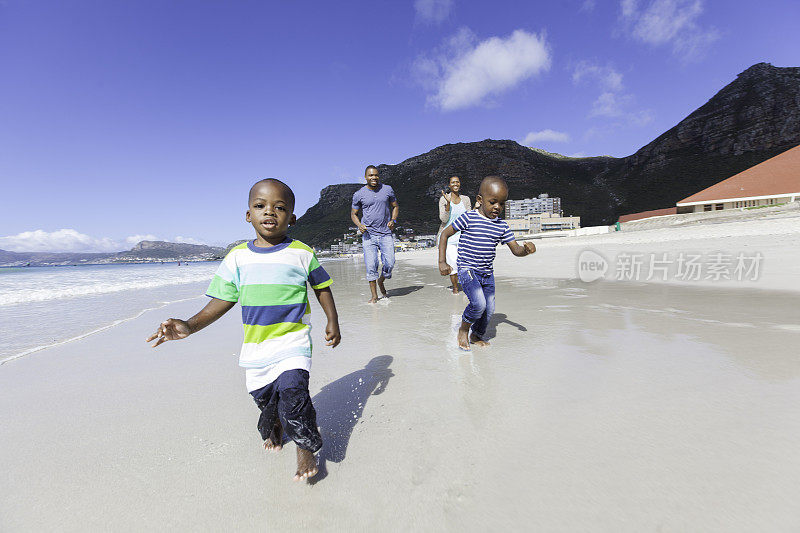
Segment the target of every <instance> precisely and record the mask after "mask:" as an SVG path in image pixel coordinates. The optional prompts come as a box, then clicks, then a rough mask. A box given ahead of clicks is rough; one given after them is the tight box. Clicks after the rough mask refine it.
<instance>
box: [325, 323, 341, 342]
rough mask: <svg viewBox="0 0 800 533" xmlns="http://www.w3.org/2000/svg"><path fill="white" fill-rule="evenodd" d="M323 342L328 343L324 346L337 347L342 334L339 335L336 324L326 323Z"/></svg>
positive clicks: (337, 324)
mask: <svg viewBox="0 0 800 533" xmlns="http://www.w3.org/2000/svg"><path fill="white" fill-rule="evenodd" d="M325 340H326V341H328V342H326V343H325V345H326V346H330V347H332V348H336V347H337V346H339V343H340V342H341V341H342V334H341V333H339V323H338V322H333V323H331V322H328V326H327V327H326V328H325Z"/></svg>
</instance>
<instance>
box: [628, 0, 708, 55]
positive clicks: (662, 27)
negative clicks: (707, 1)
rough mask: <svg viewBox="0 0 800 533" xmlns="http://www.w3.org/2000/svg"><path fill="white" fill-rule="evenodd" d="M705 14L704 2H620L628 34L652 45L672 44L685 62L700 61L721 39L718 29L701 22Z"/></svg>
mask: <svg viewBox="0 0 800 533" xmlns="http://www.w3.org/2000/svg"><path fill="white" fill-rule="evenodd" d="M702 13H703V0H651V1H650V2H649V3H647V4H646V5H645V6H642V7H640V6H639V3H638V2H637V0H621V2H620V19H621V20H622V23H623V25H624V28H625V30H626V32H627V33H628V35H630V36H631V37H633V38H634V39H636V40H638V41H641V42H643V43H646V44H649V45H651V46H665V45H671V46H672V52H673V53H674V54H675V55H676V56H678V57H680V58H681V59H682V60H683V61H694V60H697V59H699V58H700V57H702V56H703V55H704V54H705V52H706V51H707V50H708V48H709V47H710V46H711V44H712V43H713V42H714V41H716V40H717V39H719V37H720V33H719V31H718V30H717V29H716V28H713V27H703V26H701V25H700V24H699V23H698V18H699V17H700V15H702Z"/></svg>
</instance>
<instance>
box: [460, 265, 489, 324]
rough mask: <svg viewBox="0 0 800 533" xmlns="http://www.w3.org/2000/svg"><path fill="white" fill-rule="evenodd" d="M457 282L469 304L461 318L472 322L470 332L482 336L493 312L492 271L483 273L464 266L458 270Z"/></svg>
mask: <svg viewBox="0 0 800 533" xmlns="http://www.w3.org/2000/svg"><path fill="white" fill-rule="evenodd" d="M458 282H459V283H461V288H462V289H463V290H464V294H466V295H467V298H469V305H468V306H467V308H466V309H464V314H463V315H462V317H461V319H462V320H463V321H464V322H468V323H469V324H472V328H471V329H472V332H473V333H474V334H475V335H477V336H478V337H479V338H483V336H484V335H485V334H486V327H487V326H488V325H489V319H491V318H492V315H493V314H494V273H492V274H483V273H481V272H478V271H476V270H471V269H465V268H464V269H460V270H459V271H458Z"/></svg>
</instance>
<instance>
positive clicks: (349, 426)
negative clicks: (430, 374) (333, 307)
mask: <svg viewBox="0 0 800 533" xmlns="http://www.w3.org/2000/svg"><path fill="white" fill-rule="evenodd" d="M393 360H394V359H393V358H392V356H391V355H379V356H378V357H375V358H373V359H372V360H371V361H370V362H369V363H367V366H365V367H364V368H362V369H360V370H356V371H355V372H352V373H350V374H347V375H346V376H343V377H341V378H339V379H337V380H336V381H333V382H331V383H328V384H327V385H325V386H324V387H322V390H320V391H319V393H318V394H317V395H316V396H314V398H313V400H312V401H313V403H314V408H315V409H316V411H317V424H318V425H319V427H320V430H321V432H322V439H323V441H324V444H323V445H322V449H321V450H320V451H319V454H318V455H317V460H318V463H319V474H317V475H316V476H315V477H314V478H313V479H312V480H310V481H309V483H312V484H313V483H318V482H319V481H321V480H323V479H325V477H326V476H327V475H328V469H327V462H328V461H332V462H334V463H341V462H342V461H343V460H344V458H345V455H346V454H347V445H348V444H349V443H350V435H352V434H353V429H355V427H356V424H358V421H359V420H360V419H361V415H362V414H363V412H364V406H365V405H366V404H367V400H368V399H369V397H370V396H373V395H377V394H381V393H382V392H383V391H384V390H386V385H387V384H388V383H389V379H390V378H392V377H394V373H393V372H392V370H391V369H390V368H389V365H391V364H392V361H393Z"/></svg>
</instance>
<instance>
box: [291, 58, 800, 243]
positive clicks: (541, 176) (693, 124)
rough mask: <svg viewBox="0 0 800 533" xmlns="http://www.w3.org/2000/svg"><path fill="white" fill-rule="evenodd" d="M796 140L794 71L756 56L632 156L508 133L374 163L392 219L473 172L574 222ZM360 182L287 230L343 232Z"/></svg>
mask: <svg viewBox="0 0 800 533" xmlns="http://www.w3.org/2000/svg"><path fill="white" fill-rule="evenodd" d="M798 144H800V68H797V67H786V68H782V67H774V66H772V65H770V64H768V63H758V64H756V65H753V66H752V67H750V68H748V69H747V70H745V71H744V72H742V73H741V74H739V75H738V76H737V77H736V79H735V80H734V81H732V82H731V83H730V84H728V85H727V86H725V87H724V88H723V89H722V90H720V91H719V92H718V93H717V94H716V95H714V96H713V97H712V98H711V99H710V100H709V101H708V102H706V103H705V104H704V105H703V106H701V107H700V108H699V109H697V110H695V111H694V112H692V113H691V114H690V115H689V116H687V117H686V118H685V119H683V120H682V121H680V122H679V123H678V124H677V125H676V126H675V127H673V128H671V129H670V130H668V131H666V132H665V133H663V134H662V135H660V136H659V137H658V138H656V139H655V140H653V141H652V142H651V143H649V144H647V145H646V146H644V147H642V148H641V149H639V150H638V151H637V152H636V153H634V154H633V155H630V156H627V157H622V158H614V157H608V156H600V157H583V158H573V157H565V156H562V155H559V154H551V153H548V152H545V151H544V150H538V149H531V148H527V147H524V146H521V145H519V144H517V143H516V142H514V141H508V140H491V139H487V140H484V141H479V142H471V143H457V144H447V145H444V146H440V147H438V148H434V149H433V150H431V151H430V152H427V153H425V154H422V155H418V156H415V157H412V158H410V159H407V160H405V161H403V162H402V163H399V164H396V165H385V164H383V165H378V169H379V171H380V174H381V180H382V181H383V182H384V183H387V184H389V185H391V186H392V187H393V188H394V190H395V192H396V193H397V198H398V202H399V203H400V224H401V225H403V226H404V227H407V228H413V229H414V230H415V231H416V232H417V233H433V232H435V231H436V229H437V227H438V225H439V220H438V213H437V209H438V207H437V201H438V197H439V195H440V192H439V191H440V190H441V189H442V188H443V187H444V186H445V182H446V180H447V178H449V177H450V176H454V175H455V176H460V177H461V182H462V188H463V190H464V192H465V193H466V194H468V195H469V196H470V197H471V198H473V199H474V197H475V194H476V192H477V187H478V183H480V180H481V179H483V177H485V176H488V175H492V174H497V175H500V176H502V177H503V178H505V179H506V181H507V182H508V184H509V187H510V190H511V194H510V198H512V199H520V198H530V197H533V196H536V195H538V194H540V193H545V192H546V193H549V194H550V195H551V196H559V197H561V205H562V209H563V210H564V211H565V213H567V214H571V215H579V216H581V223H582V225H584V226H592V225H601V224H611V223H613V222H614V221H616V219H617V218H618V217H619V216H620V215H622V214H625V213H634V212H639V211H647V210H650V209H658V208H662V207H670V206H674V205H675V203H676V202H677V201H679V200H681V199H683V198H685V197H687V196H689V195H691V194H694V193H695V192H697V191H699V190H702V189H704V188H706V187H709V186H710V185H713V184H714V183H717V182H719V181H721V180H723V179H725V178H728V177H730V176H732V175H734V174H736V173H738V172H741V171H742V170H745V169H747V168H749V167H751V166H753V165H755V164H758V163H760V162H762V161H764V160H766V159H769V158H770V157H773V156H775V155H777V154H779V153H781V152H783V151H785V150H788V149H789V148H793V147H794V146H797V145H798ZM359 187H361V184H354V183H346V184H339V185H330V186H328V187H326V188H325V189H323V190H322V192H321V194H320V200H319V202H317V204H316V205H314V206H312V207H311V208H309V209H308V211H306V213H305V214H304V215H303V216H302V217H300V218H299V219H298V223H297V225H296V226H295V227H293V228H292V229H291V232H290V234H291V235H292V236H293V237H295V238H298V239H301V240H303V241H305V242H307V243H308V244H311V245H314V246H324V245H327V244H329V243H330V242H332V241H333V240H334V238H336V237H338V236H340V235H341V234H343V233H345V232H346V231H347V229H348V227H349V226H352V223H351V221H350V217H349V212H350V199H351V198H352V195H353V192H355V191H356V190H357V189H358V188H359Z"/></svg>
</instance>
